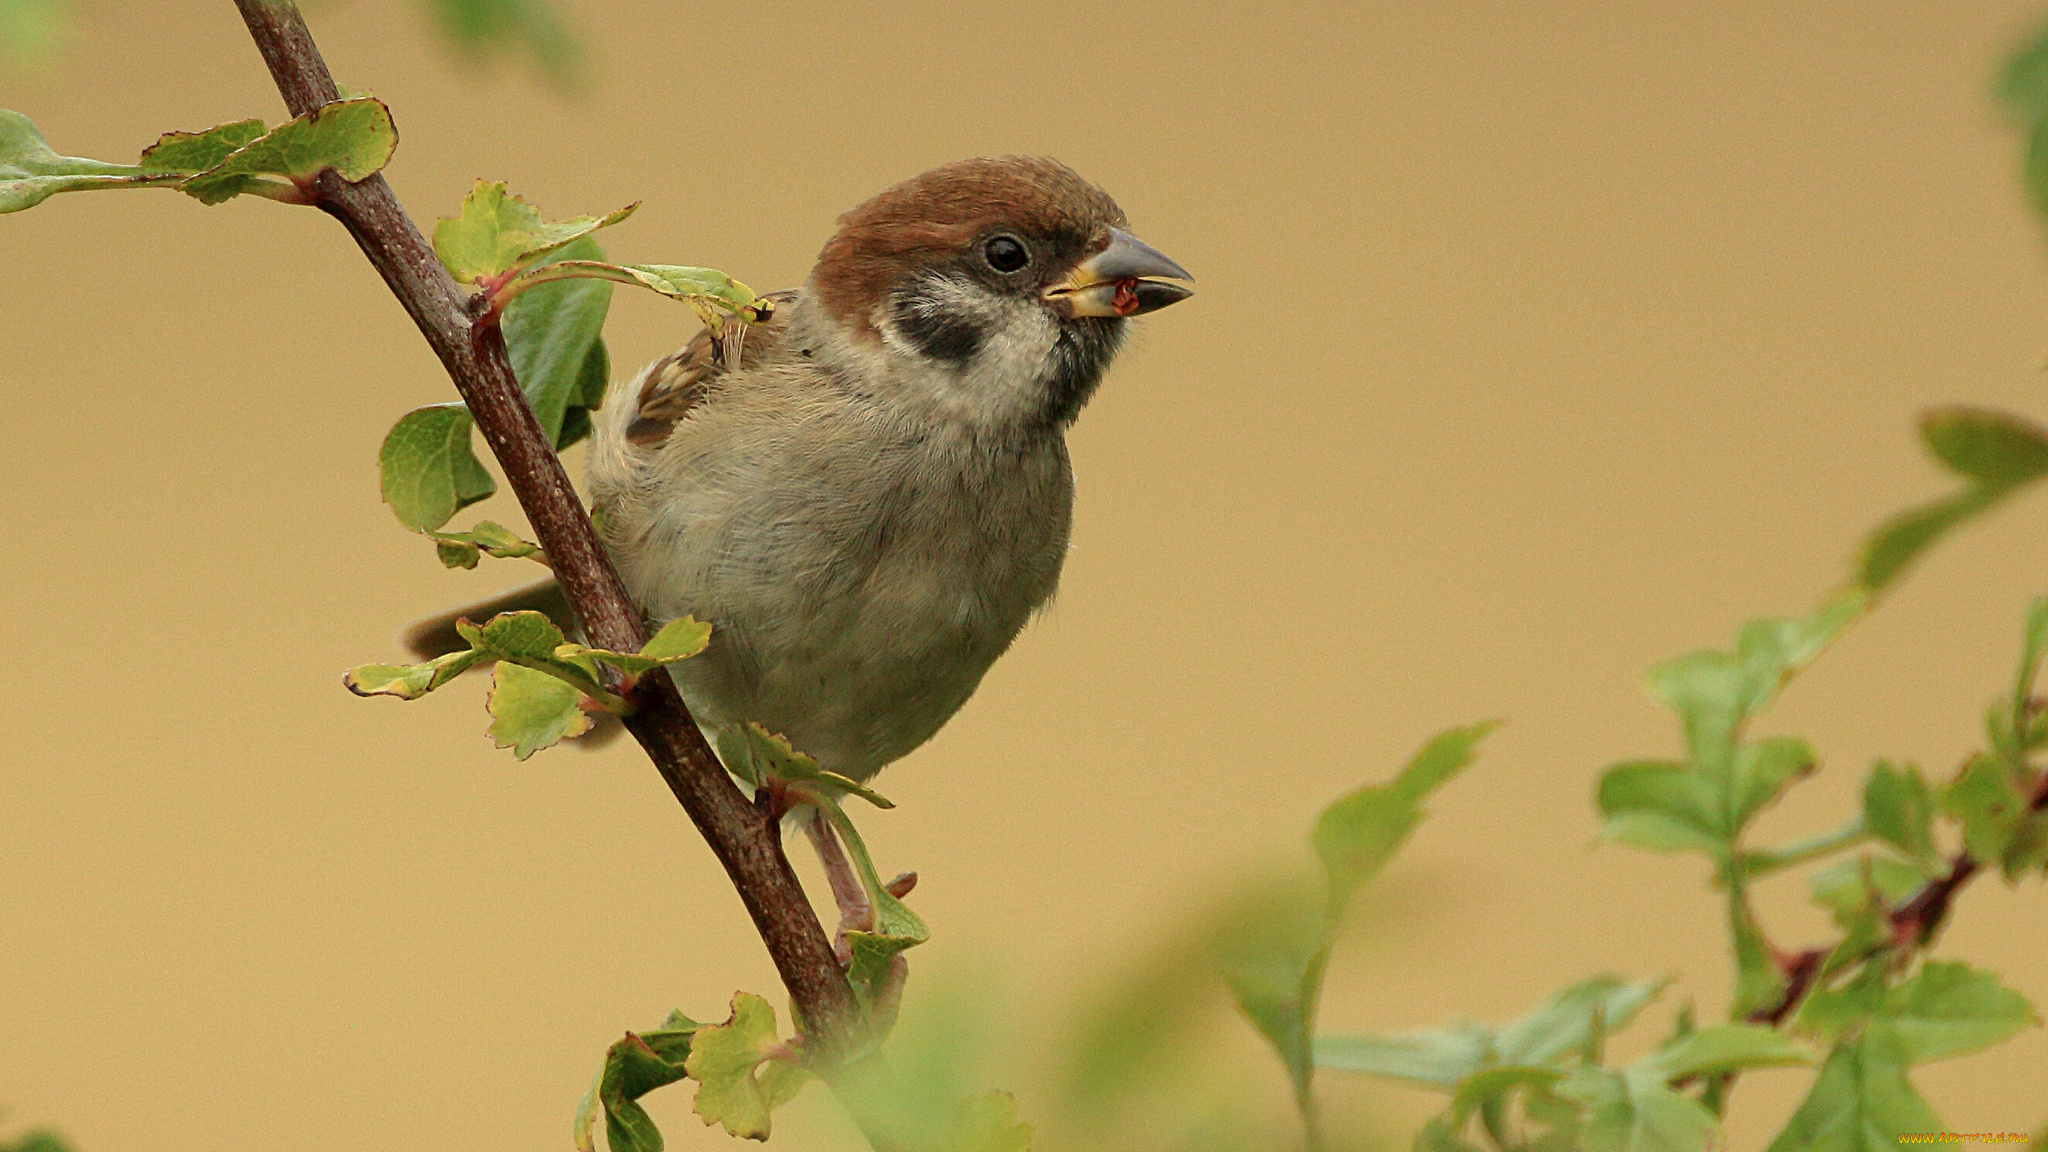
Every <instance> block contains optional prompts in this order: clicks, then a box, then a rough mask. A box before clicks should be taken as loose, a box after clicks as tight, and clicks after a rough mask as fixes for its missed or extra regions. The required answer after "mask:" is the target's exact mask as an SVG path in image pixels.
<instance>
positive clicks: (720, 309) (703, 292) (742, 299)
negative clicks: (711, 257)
mask: <svg viewBox="0 0 2048 1152" xmlns="http://www.w3.org/2000/svg"><path fill="white" fill-rule="evenodd" d="M579 277H584V278H594V279H599V280H610V281H612V282H614V283H618V284H633V285H638V286H639V287H642V288H652V289H654V290H655V291H656V292H659V293H661V294H662V295H664V296H667V297H669V298H670V299H673V300H680V301H682V302H684V303H686V304H689V305H691V306H692V307H693V308H695V309H696V310H697V314H698V315H699V316H700V317H702V318H703V320H704V322H705V325H706V326H707V327H710V328H714V329H715V328H717V327H718V326H719V324H720V323H721V322H722V317H723V316H724V315H726V314H728V313H729V314H731V315H735V316H739V317H741V318H743V319H746V320H758V319H760V318H762V317H763V316H764V315H766V314H767V313H768V312H771V311H773V310H774V305H773V304H772V303H770V302H768V301H764V300H762V299H761V298H760V297H759V296H757V295H755V294H754V290H753V289H751V288H749V287H747V286H746V285H745V284H742V283H740V282H739V281H737V280H735V279H733V278H732V277H730V276H727V275H726V274H725V273H723V272H720V271H718V270H717V269H715V268H692V267H686V266H683V265H676V264H611V263H607V262H604V261H601V260H557V261H555V262H554V263H551V264H547V265H544V266H542V267H539V268H534V269H530V270H528V271H527V272H525V273H523V274H521V275H520V276H519V277H518V278H516V279H515V280H513V281H511V282H510V283H509V284H507V286H506V291H507V292H508V293H519V292H526V291H530V290H532V289H534V288H537V287H538V286H539V285H542V284H546V283H549V282H551V281H556V280H565V279H572V278H579Z"/></svg>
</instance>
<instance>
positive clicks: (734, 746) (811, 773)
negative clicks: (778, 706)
mask: <svg viewBox="0 0 2048 1152" xmlns="http://www.w3.org/2000/svg"><path fill="white" fill-rule="evenodd" d="M677 625H687V626H686V627H684V628H677V630H676V631H675V632H674V633H673V634H670V635H669V638H668V639H667V640H663V650H664V651H667V650H670V649H673V650H674V651H679V652H680V651H688V652H689V655H695V654H696V652H699V651H702V650H703V644H701V643H699V644H697V646H696V648H695V649H694V650H692V649H691V648H690V645H691V644H692V643H695V642H696V631H695V629H699V628H701V629H703V636H704V638H705V640H706V642H708V639H709V637H710V633H711V626H710V625H709V624H699V623H698V622H697V621H695V620H693V619H691V618H690V617H688V616H685V617H683V619H682V620H677V621H671V622H670V623H669V624H668V625H666V626H665V627H663V629H662V632H663V633H668V631H669V629H670V628H676V627H677ZM656 639H657V640H659V639H661V637H660V636H657V637H656ZM648 643H649V644H652V643H654V641H649V642H648ZM643 651H644V650H643ZM616 655H617V654H616V653H607V654H606V656H607V657H612V656H616ZM684 658H685V657H682V656H676V657H672V658H669V659H664V660H663V661H662V662H663V663H673V662H674V660H678V659H684ZM629 659H630V658H629ZM718 754H719V757H720V758H721V759H723V760H724V761H725V766H726V767H727V768H730V769H731V770H732V771H733V772H734V773H736V774H738V776H739V777H740V778H741V779H742V780H746V781H748V782H749V783H753V784H757V785H758V784H760V783H762V782H763V781H764V780H766V779H768V778H769V777H773V778H774V779H777V780H780V781H782V782H784V783H786V784H803V785H806V786H808V787H809V788H810V789H811V790H812V791H813V792H815V793H821V794H823V795H825V796H828V797H832V798H837V797H840V796H846V795H852V796H858V797H860V798H861V799H863V800H865V801H867V802H868V803H870V804H873V805H874V806H875V807H877V808H894V807H895V806H896V804H895V802H894V801H892V800H890V799H889V798H888V797H886V796H884V795H882V794H881V793H880V792H877V791H875V790H874V789H872V788H870V787H868V786H867V785H865V784H862V783H861V782H859V781H857V780H853V779H851V778H849V777H846V776H841V775H840V774H839V773H837V772H828V771H826V770H825V769H823V768H820V767H819V766H818V762H817V761H816V760H814V759H812V758H811V757H810V756H808V755H806V754H804V753H802V752H799V751H797V750H796V748H795V747H793V746H792V745H791V744H790V742H789V741H788V740H785V739H783V738H782V737H780V736H777V735H776V734H775V733H773V732H770V731H768V729H766V728H763V727H762V726H761V725H759V724H756V723H754V722H753V721H751V720H750V721H748V722H746V723H745V724H740V725H734V726H732V727H730V728H728V729H726V730H725V731H723V732H721V733H720V735H719V742H718ZM890 899H894V897H890Z"/></svg>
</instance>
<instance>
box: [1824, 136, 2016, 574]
mask: <svg viewBox="0 0 2048 1152" xmlns="http://www.w3.org/2000/svg"><path fill="white" fill-rule="evenodd" d="M2038 139H2039V137H2038V135H2037V140H2038ZM2029 167H2030V169H2031V168H2032V167H2033V160H2032V158H2031V157H2030V159H2029ZM1920 435H1921V439H1922V441H1923V442H1924V443H1925V444H1926V446H1927V449H1928V451H1930V452H1931V453H1933V455H1934V457H1935V459H1936V460H1938V461H1940V462H1941V463H1942V464H1943V465H1944V466H1945V467H1947V468H1948V469H1949V470H1950V471H1952V472H1954V473H1956V474H1957V475H1959V476H1961V477H1962V478H1963V479H1964V480H1966V481H1968V482H1969V486H1968V487H1966V488H1965V489H1964V490H1963V491H1961V492H1959V493H1957V494H1955V495H1954V496H1951V497H1948V498H1947V499H1944V500H1939V501H1936V502H1935V503H1933V504H1929V505H1925V506H1923V507H1921V508H1916V509H1912V510H1910V511H1907V512H1903V513H1900V514H1899V515H1898V516H1895V517H1893V518H1892V519H1891V520H1889V521H1887V522H1886V523H1885V524H1883V525H1881V526H1880V527H1879V528H1878V530H1877V531H1876V532H1875V533H1873V534H1872V536H1871V538H1870V541H1869V542H1868V543H1867V544H1866V545H1865V546H1864V550H1863V558H1862V561H1861V563H1860V564H1859V565H1858V574H1857V579H1858V581H1859V582H1860V583H1861V584H1862V586H1863V587H1864V589H1866V590H1867V591H1869V592H1872V593H1875V592H1879V591H1882V590H1883V589H1884V588H1885V587H1887V586H1888V585H1890V584H1891V583H1892V582H1893V581H1894V580H1896V579H1897V578H1898V577H1899V574H1900V573H1902V572H1904V571H1905V569H1906V566H1907V565H1908V564H1910V563H1912V561H1913V560H1914V559H1915V558H1916V557H1917V556H1918V555H1919V554H1920V553H1921V552H1922V551H1924V550H1925V549H1926V548H1927V547H1929V546H1930V545H1932V544H1933V543H1934V542H1935V541H1936V540H1939V539H1940V538H1941V537H1942V536H1944V535H1946V534H1947V533H1948V532H1950V531H1952V530H1953V529H1955V528H1956V527H1957V526H1958V525H1961V524H1963V523H1965V522H1966V521H1968V520H1971V519H1973V518H1975V517H1976V516H1979V515H1981V514H1983V513H1984V512H1986V511H1989V510H1990V509H1991V508H1993V507H1996V506H1997V505H1998V504H1999V503H2000V502H2001V501H2003V500H2004V499H2005V498H2006V497H2008V496H2010V495H2011V494H2012V493H2014V492H2016V491H2018V490H2019V489H2020V488H2023V487H2025V486H2026V485H2028V484H2031V483H2033V482H2034V481H2036V480H2038V479H2040V478H2041V477H2042V476H2043V475H2048V433H2044V432H2043V431H2042V430H2041V429H2040V428H2038V427H2036V426H2035V425H2033V424H2031V423H2029V422H2027V421H2025V420H2022V419H2020V418H2019V417H2017V416H2012V415H2009V414H2007V413H2003V412H1992V411H1986V410H1982V409H1973V408H1944V409H1938V410H1936V411H1933V412H1929V413H1927V414H1926V415H1925V416H1923V417H1922V418H1921V424H1920Z"/></svg>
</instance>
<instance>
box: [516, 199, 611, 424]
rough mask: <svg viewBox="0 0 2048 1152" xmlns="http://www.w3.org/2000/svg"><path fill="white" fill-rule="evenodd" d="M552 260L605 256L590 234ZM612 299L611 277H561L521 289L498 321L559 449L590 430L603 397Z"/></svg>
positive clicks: (530, 398) (530, 401) (523, 384)
mask: <svg viewBox="0 0 2048 1152" xmlns="http://www.w3.org/2000/svg"><path fill="white" fill-rule="evenodd" d="M614 215H616V213H615V214H614ZM582 219H584V220H588V219H589V217H583V218H582ZM603 222H604V221H599V222H598V223H597V224H593V225H592V227H596V226H599V225H600V224H602V223H603ZM551 227H560V225H554V226H551ZM527 258H528V259H531V258H532V257H531V255H530V254H529V256H528V257H527ZM546 259H547V260H602V259H604V249H602V248H599V247H598V246H597V242H596V241H595V240H592V239H590V238H588V237H583V238H581V239H573V240H571V241H570V242H568V243H567V244H566V245H564V246H562V247H560V248H558V249H557V250H555V251H553V252H551V253H550V254H549V255H548V256H547V257H546ZM543 266H545V264H543ZM611 302H612V286H611V284H610V282H608V281H605V280H586V279H575V280H558V281H555V282H554V283H550V284H542V285H540V286H539V287H537V288H534V289H532V290H531V291H527V292H523V293H521V294H520V295H519V296H518V297H517V298H516V299H514V300H513V301H512V302H511V303H510V304H509V305H507V306H506V308H505V314H504V316H503V317H502V318H501V319H500V321H499V326H500V328H501V329H502V331H503V332H504V335H505V350H506V353H507V354H508V355H509V356H510V357H511V360H512V374H513V375H514V376H515V377H516V378H517V379H518V381H519V389H520V391H521V392H523V393H524V394H525V395H526V403H527V405H528V406H529V407H531V408H532V409H533V415H534V418H535V419H537V420H539V421H540V426H541V428H542V429H544V430H545V431H546V432H547V434H548V439H549V441H550V442H551V443H553V444H554V446H555V449H556V451H560V450H561V449H563V448H567V447H568V446H569V445H571V444H573V443H575V442H576V441H577V440H580V439H582V438H583V437H584V436H586V435H588V434H589V432H590V416H589V411H588V410H589V409H593V408H596V407H597V406H598V405H599V404H602V403H603V402H604V393H605V387H606V385H607V384H609V383H610V377H611V361H610V358H609V357H608V356H607V354H606V352H605V347H604V340H603V339H602V335H603V332H604V321H605V315H606V313H607V312H608V311H609V310H610V308H611Z"/></svg>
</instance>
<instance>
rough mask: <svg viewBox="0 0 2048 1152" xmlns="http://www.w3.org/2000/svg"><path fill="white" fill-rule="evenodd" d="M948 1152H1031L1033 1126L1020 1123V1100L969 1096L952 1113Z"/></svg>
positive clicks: (998, 1095) (993, 1094)
mask: <svg viewBox="0 0 2048 1152" xmlns="http://www.w3.org/2000/svg"><path fill="white" fill-rule="evenodd" d="M945 1152H1031V1125H1029V1124H1026V1123H1023V1122H1022V1121H1020V1120H1018V1119H1017V1098H1016V1097H1015V1096H1012V1095H1010V1094H1009V1093H1008V1092H995V1091H990V1092H983V1093H981V1094H980V1095H978V1096H969V1097H967V1098H966V1099H965V1100H962V1101H960V1103H959V1104H958V1105H957V1106H956V1107H955V1108H954V1110H953V1125H952V1130H951V1131H950V1132H948V1133H947V1136H946V1143H945Z"/></svg>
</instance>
